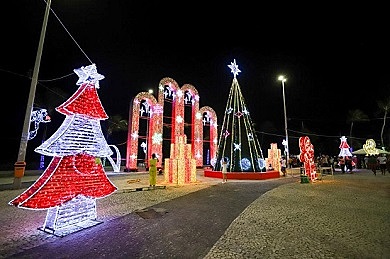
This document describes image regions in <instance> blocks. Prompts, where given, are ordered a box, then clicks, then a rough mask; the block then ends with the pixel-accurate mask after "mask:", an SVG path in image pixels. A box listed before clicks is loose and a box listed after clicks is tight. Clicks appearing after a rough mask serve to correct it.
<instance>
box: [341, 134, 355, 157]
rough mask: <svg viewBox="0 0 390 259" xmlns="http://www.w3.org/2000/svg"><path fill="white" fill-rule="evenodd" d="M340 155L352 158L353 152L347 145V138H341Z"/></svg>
mask: <svg viewBox="0 0 390 259" xmlns="http://www.w3.org/2000/svg"><path fill="white" fill-rule="evenodd" d="M340 141H341V142H340V146H339V148H340V153H339V156H342V157H345V156H352V153H351V151H349V145H348V143H347V138H346V137H345V136H342V137H341V138H340Z"/></svg>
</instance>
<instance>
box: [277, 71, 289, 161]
mask: <svg viewBox="0 0 390 259" xmlns="http://www.w3.org/2000/svg"><path fill="white" fill-rule="evenodd" d="M278 80H279V81H281V82H282V90H283V108H284V130H285V134H286V142H285V143H286V146H285V151H286V165H287V167H289V160H290V154H289V150H288V149H289V146H288V132H287V112H286V97H285V94H284V82H286V81H287V78H285V77H284V76H283V75H281V76H279V77H278Z"/></svg>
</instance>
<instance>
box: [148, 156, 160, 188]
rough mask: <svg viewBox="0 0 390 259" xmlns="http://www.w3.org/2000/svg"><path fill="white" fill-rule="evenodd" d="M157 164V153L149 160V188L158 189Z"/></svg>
mask: <svg viewBox="0 0 390 259" xmlns="http://www.w3.org/2000/svg"><path fill="white" fill-rule="evenodd" d="M157 162H158V158H157V156H156V154H155V153H153V154H152V158H151V159H149V187H153V188H155V187H156V182H157Z"/></svg>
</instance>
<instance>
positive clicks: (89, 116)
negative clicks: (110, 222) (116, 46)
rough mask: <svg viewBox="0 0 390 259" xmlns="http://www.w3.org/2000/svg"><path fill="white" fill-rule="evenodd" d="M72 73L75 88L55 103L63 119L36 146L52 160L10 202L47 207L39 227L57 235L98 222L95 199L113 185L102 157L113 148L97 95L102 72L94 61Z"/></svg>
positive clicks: (30, 206)
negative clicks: (100, 72)
mask: <svg viewBox="0 0 390 259" xmlns="http://www.w3.org/2000/svg"><path fill="white" fill-rule="evenodd" d="M74 72H75V73H76V74H77V75H78V76H79V80H78V82H77V83H76V84H77V85H79V88H78V89H77V91H76V92H75V93H74V94H73V95H72V96H71V97H70V98H69V99H68V100H67V101H65V102H64V103H63V104H61V105H60V106H59V107H57V108H56V110H57V111H58V112H59V113H62V114H64V115H65V116H66V118H65V120H64V122H63V123H62V124H61V126H60V127H59V128H58V130H57V131H56V132H55V133H54V134H53V135H52V136H51V137H50V138H49V139H47V140H46V141H45V142H44V143H42V144H41V145H40V146H39V147H37V148H36V149H35V152H37V153H40V154H42V155H46V156H52V157H53V158H52V161H51V162H50V164H49V166H48V167H47V168H46V170H45V171H44V172H43V174H42V175H41V176H40V177H39V178H38V179H37V180H36V182H35V183H33V184H32V185H31V186H30V187H29V188H28V189H27V190H25V191H24V192H23V193H22V194H20V195H19V196H18V197H16V198H15V199H13V200H12V201H10V202H9V204H10V205H14V206H16V207H18V208H24V209H35V210H43V209H45V210H47V216H46V220H45V223H44V225H43V227H42V230H43V231H45V232H49V233H53V234H56V235H60V236H62V235H64V233H69V232H74V231H77V230H80V229H82V228H84V227H89V226H93V225H96V224H98V223H100V222H99V221H97V213H96V199H100V198H104V197H106V196H108V195H110V194H112V193H114V192H115V191H116V190H117V188H116V186H115V185H114V184H113V183H112V182H111V181H110V180H109V179H108V177H107V175H106V173H105V171H104V168H103V166H102V164H101V162H100V158H101V157H109V156H110V155H112V153H113V152H112V151H111V149H110V147H109V146H108V144H107V142H106V140H105V138H104V136H103V133H102V131H101V127H100V121H101V120H105V119H107V118H108V116H107V114H106V112H105V111H104V108H103V106H102V104H101V102H100V98H99V96H98V94H97V89H98V88H99V80H101V79H103V78H104V76H103V75H100V74H99V73H97V70H96V66H95V64H92V65H90V66H86V67H81V68H79V69H75V70H74Z"/></svg>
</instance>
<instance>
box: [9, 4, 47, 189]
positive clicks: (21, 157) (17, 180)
mask: <svg viewBox="0 0 390 259" xmlns="http://www.w3.org/2000/svg"><path fill="white" fill-rule="evenodd" d="M50 4H51V0H47V2H46V11H45V16H44V19H43V24H42V30H41V36H40V39H39V45H38V51H37V56H36V58H35V65H34V72H33V77H32V79H31V86H30V93H29V96H28V101H27V108H26V115H25V117H24V124H23V132H22V137H21V139H20V146H19V153H18V159H17V161H16V163H15V165H14V182H13V188H14V189H20V188H21V186H22V177H23V176H24V171H25V168H26V162H25V159H26V150H27V141H28V134H29V132H30V120H31V113H32V110H33V105H34V99H35V91H36V88H37V83H38V73H39V67H40V64H41V56H42V49H43V42H44V40H45V34H46V27H47V20H48V18H49V12H50Z"/></svg>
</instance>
